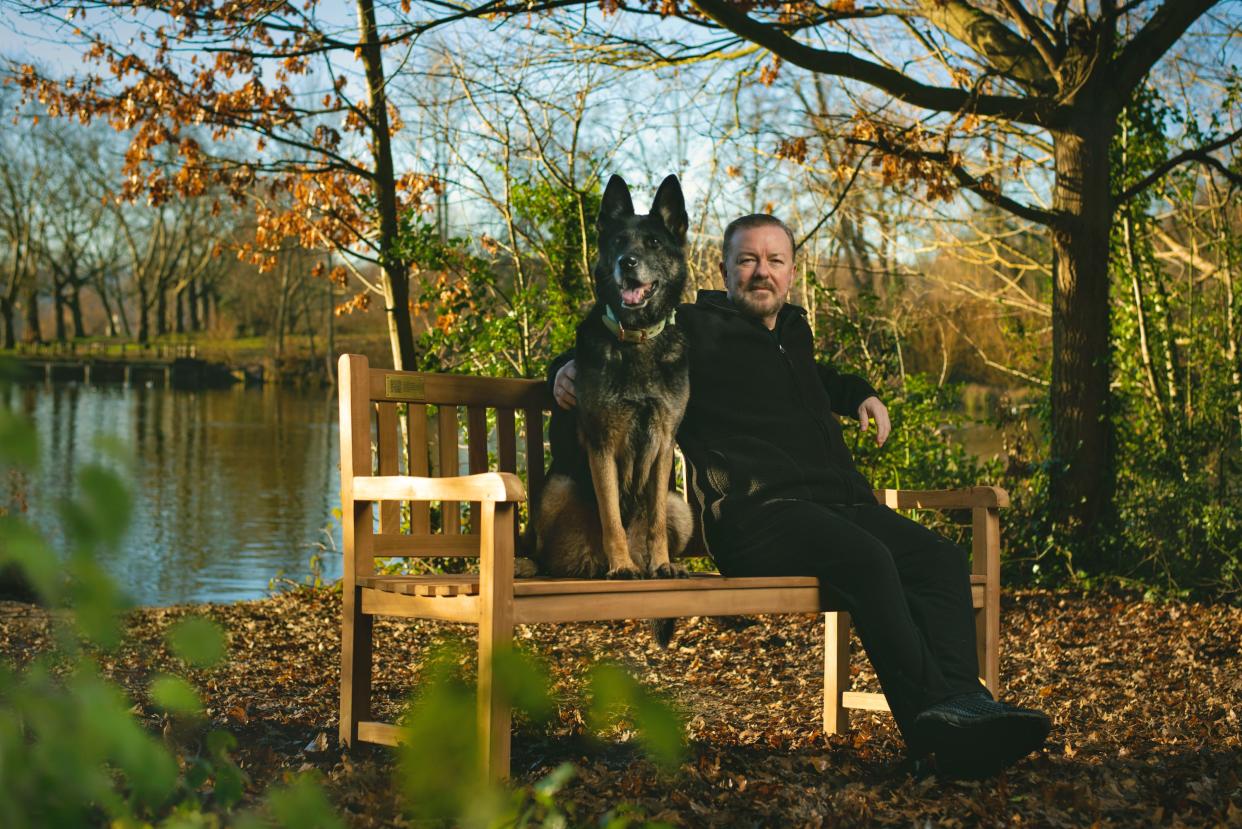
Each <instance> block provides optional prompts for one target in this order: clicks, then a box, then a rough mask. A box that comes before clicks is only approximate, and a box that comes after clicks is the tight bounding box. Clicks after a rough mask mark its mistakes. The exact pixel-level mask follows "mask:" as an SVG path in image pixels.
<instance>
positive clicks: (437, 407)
mask: <svg viewBox="0 0 1242 829" xmlns="http://www.w3.org/2000/svg"><path fill="white" fill-rule="evenodd" d="M338 382H339V394H340V412H341V421H340V435H341V516H342V523H343V525H344V527H343V534H344V559H345V561H344V580H343V591H342V593H343V601H342V610H341V613H342V620H341V629H342V630H341V719H340V738H341V742H342V744H346V745H349V744H354V743H356V742H358V741H362V742H371V743H382V744H387V745H394V744H396V742H397V740H398V737H399V734H400V731H399V729H398V728H397V726H395V725H392V724H388V723H382V722H377V721H375V720H374V718H373V717H372V714H371V672H372V661H373V655H372V620H373V619H374V617H376V616H399V617H406V618H419V619H439V620H442V621H447V622H466V623H469V624H474V625H478V628H479V646H478V647H479V663H478V671H479V674H478V705H479V724H480V725H479V727H480V734H479V739H480V740H481V749H482V755H481V756H482V758H483V762H484V771H485V773H486V774H487V776H488V777H489V778H491V779H497V778H502V777H505V776H507V775H508V771H509V731H510V712H509V709H508V708H507V707H506V704H505V701H504V700H503V699H501V698H500V695H499V694H498V693H497V689H496V688H495V687H494V685H493V681H492V672H491V664H492V660H491V655H492V653H493V651H494V650H495V649H496V648H497V647H502V646H504V645H507V644H508V643H509V642H510V641H511V639H512V636H513V629H514V626H515V625H522V624H534V623H543V622H581V621H602V620H611V619H646V618H659V617H677V616H718V615H732V614H755V613H824V619H825V646H824V730H825V732H827V733H830V734H832V733H838V732H841V731H843V730H845V729H846V728H847V727H848V711H849V709H851V708H858V709H868V710H872V711H886V710H888V706H887V704H886V702H885V700H884V696H883V694H875V693H857V692H853V691H851V690H850V673H849V662H850V660H849V651H850V636H849V634H850V626H849V617H848V614H846V613H838V612H831V609H830V608H825V607H823V606H822V604H821V602H820V593H819V589H818V580H817V579H815V578H806V577H782V578H723V577H721V576H719V575H708V574H704V575H695V576H693V577H691V578H689V579H658V580H657V579H652V580H641V581H606V580H580V579H544V578H537V579H515V578H514V574H513V570H514V551H515V547H516V544H517V539H518V526H517V524H518V511H519V505H520V504H522V503H523V502H525V503H527V504H528V505H529V507H530V508H532V509H533V508H534V507H535V506H536V505H537V504H538V502H539V494H540V490H541V489H542V484H543V478H544V460H545V459H544V438H543V434H544V429H543V423H544V413H545V412H546V411H548V410H549V409H550V407H551V405H552V400H551V397H550V395H549V393H548V390H547V388H546V385H545V384H544V383H543V382H542V381H538V380H507V379H496V378H481V377H464V376H456V375H443V374H419V373H415V372H399V371H390V370H384V369H371V368H369V367H368V365H367V360H366V358H365V357H361V356H357V355H352V354H345V355H342V357H341V360H340V373H339V377H338ZM399 407H401V408H402V409H404V411H401V409H399ZM433 408H434V411H433V410H432V409H433ZM489 412H490V413H491V414H490V415H489ZM519 420H520V421H521V422H520V423H519ZM463 423H464V428H463ZM463 434H464V445H463V440H462V437H463ZM519 437H520V438H521V441H519ZM373 447H374V451H373ZM463 450H464V452H465V459H466V466H467V470H466V471H467V472H468V474H466V475H462V474H461V472H462V471H463V470H462V469H461V453H462V451H463ZM527 460H529V463H527ZM522 469H524V471H525V472H526V482H525V484H524V483H523V481H522V478H521V477H520V476H519V470H522ZM876 498H877V499H878V500H879V501H880V502H881V503H884V504H887V505H888V506H890V507H893V508H895V509H916V508H932V509H955V510H959V509H968V510H970V513H971V524H972V536H973V537H972V551H973V556H972V558H973V573H974V575H973V576H972V578H971V581H972V585H971V593H972V597H973V600H974V607H975V611H976V630H977V641H978V650H979V664H980V665H981V666H982V667H983V680H984V682H985V683H986V684H987V686H988V688H990V689H991V690H992V691H993V692H994V693H995V692H996V691H997V690H998V681H999V673H1000V665H999V659H1000V653H999V645H998V642H999V636H1000V578H999V576H1000V552H999V551H1000V525H999V522H998V509H999V508H1001V507H1005V506H1008V496H1007V495H1006V494H1005V491H1004V490H1002V489H998V488H996V487H973V488H970V489H964V490H951V491H924V492H913V491H899V490H892V489H888V490H881V491H878V492H877V493H876ZM433 502H439V504H440V508H439V510H438V515H437V514H436V511H434V510H433V509H432V508H431V506H432V504H433ZM377 503H378V504H379V515H378V532H376V531H375V515H374V512H373V505H374V504H377ZM402 503H405V504H407V505H408V513H407V515H408V518H407V521H406V522H404V523H405V526H404V527H403V522H402V509H401V505H402ZM465 504H469V507H468V512H467V514H466V515H465V516H463V515H462V512H463V506H464V505H465ZM433 519H438V520H435V521H433ZM433 523H434V524H435V526H434V527H433ZM394 556H404V557H432V556H469V557H477V558H478V560H479V562H478V565H479V566H478V570H479V572H478V574H477V575H428V576H391V575H377V573H376V566H375V562H376V559H377V558H386V557H394Z"/></svg>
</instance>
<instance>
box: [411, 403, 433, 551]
mask: <svg viewBox="0 0 1242 829" xmlns="http://www.w3.org/2000/svg"><path fill="white" fill-rule="evenodd" d="M405 416H406V432H407V434H408V437H409V442H410V444H409V456H408V457H409V462H408V466H409V468H410V472H409V474H410V475H412V476H414V477H416V478H426V477H428V476H430V475H431V464H430V455H429V454H428V446H427V404H426V403H411V404H409V405H408V406H407V407H406V412H405ZM410 532H412V533H416V534H423V533H429V532H431V505H430V504H428V503H426V502H423V501H411V502H410Z"/></svg>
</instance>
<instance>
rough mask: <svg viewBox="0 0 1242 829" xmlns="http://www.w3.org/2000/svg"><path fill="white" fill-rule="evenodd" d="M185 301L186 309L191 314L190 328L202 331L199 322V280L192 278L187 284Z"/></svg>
mask: <svg viewBox="0 0 1242 829" xmlns="http://www.w3.org/2000/svg"><path fill="white" fill-rule="evenodd" d="M185 303H186V310H188V311H189V314H190V320H189V322H190V330H191V331H200V330H201V329H200V328H199V324H198V280H197V279H191V280H190V283H189V284H188V285H186V286H185Z"/></svg>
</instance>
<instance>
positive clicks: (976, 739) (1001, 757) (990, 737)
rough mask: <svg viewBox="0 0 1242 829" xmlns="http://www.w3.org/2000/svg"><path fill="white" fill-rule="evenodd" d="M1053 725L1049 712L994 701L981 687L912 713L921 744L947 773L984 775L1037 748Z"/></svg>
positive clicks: (971, 776)
mask: <svg viewBox="0 0 1242 829" xmlns="http://www.w3.org/2000/svg"><path fill="white" fill-rule="evenodd" d="M1051 729H1052V721H1051V720H1049V719H1048V717H1047V715H1045V714H1043V713H1042V712H1040V711H1034V710H1032V709H1030V708H1019V707H1018V706H1016V705H1010V704H1009V703H1005V702H996V701H995V700H993V699H992V698H991V697H990V696H988V695H987V694H986V693H985V692H982V691H980V692H978V693H972V694H965V695H962V696H958V697H953V698H952V699H948V700H945V701H944V702H940V703H937V704H935V705H933V706H932V707H931V708H928V709H927V710H926V711H924V712H923V713H921V714H919V715H918V716H917V717H915V718H914V723H913V730H914V732H915V734H916V735H917V739H918V741H919V743H920V744H921V745H923V746H925V747H926V748H927V749H928V750H929V751H932V752H934V753H935V755H936V770H937V772H938V773H940V774H942V775H944V776H945V777H954V778H963V779H967V780H982V779H984V778H987V777H992V776H993V775H995V774H997V773H998V772H1000V771H1001V770H1002V769H1004V768H1007V767H1008V766H1011V765H1013V764H1014V763H1016V762H1017V761H1019V760H1021V759H1022V758H1023V757H1025V756H1026V755H1028V754H1030V753H1031V752H1032V751H1037V750H1038V749H1039V748H1040V747H1041V746H1042V745H1043V744H1044V740H1045V739H1046V738H1047V736H1048V732H1049V731H1050V730H1051Z"/></svg>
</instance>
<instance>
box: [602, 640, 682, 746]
mask: <svg viewBox="0 0 1242 829" xmlns="http://www.w3.org/2000/svg"><path fill="white" fill-rule="evenodd" d="M588 684H589V687H590V689H591V707H590V709H589V711H588V721H589V722H590V724H591V727H592V729H593V730H595V731H603V730H605V729H607V728H609V727H611V726H613V725H615V724H616V723H617V722H619V721H621V720H623V719H625V718H626V716H627V714H628V715H630V717H631V718H632V720H633V722H634V726H635V727H636V728H637V729H638V732H639V739H640V740H641V741H642V744H643V748H644V749H645V750H646V752H647V755H648V756H649V757H650V758H651V759H652V761H653V762H655V763H656V764H657V765H659V766H660V767H661V768H663V769H664V770H666V771H671V770H672V769H674V768H676V767H677V765H678V764H680V763H681V760H682V758H683V756H684V754H685V733H684V731H683V729H682V724H681V718H680V717H678V715H677V713H676V712H675V711H674V710H673V709H672V708H671V707H670V706H669V705H668V704H667V703H665V702H663V701H662V700H660V699H658V698H657V697H656V696H654V695H653V694H652V693H651V692H650V691H648V690H647V689H646V688H644V687H643V686H642V685H640V684H639V683H638V681H637V680H635V679H634V678H633V677H632V676H630V675H629V674H628V673H627V672H626V671H625V670H624V669H622V668H620V667H619V666H617V665H609V664H600V665H596V666H595V667H594V668H593V669H592V670H591V675H590V677H589V680H588Z"/></svg>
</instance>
